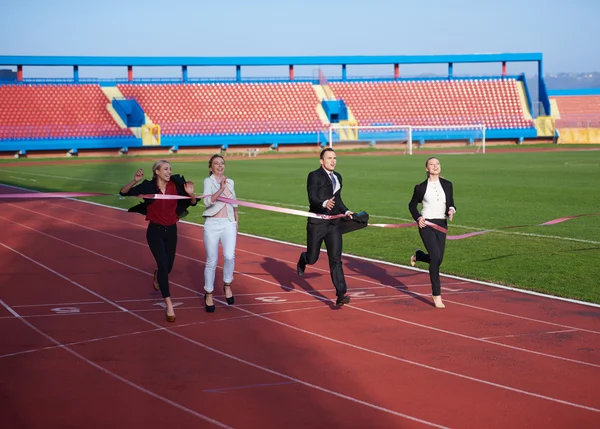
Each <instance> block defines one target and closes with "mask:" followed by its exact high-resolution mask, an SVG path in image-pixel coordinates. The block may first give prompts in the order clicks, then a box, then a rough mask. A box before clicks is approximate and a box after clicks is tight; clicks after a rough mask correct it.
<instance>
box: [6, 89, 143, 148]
mask: <svg viewBox="0 0 600 429" xmlns="http://www.w3.org/2000/svg"><path fill="white" fill-rule="evenodd" d="M108 102H109V101H108V99H107V98H106V96H105V95H104V93H103V92H102V90H101V89H100V86H99V85H93V84H89V85H71V84H26V85H12V84H8V85H6V84H5V85H0V139H57V138H90V137H93V138H98V137H104V138H112V137H127V136H132V137H133V135H132V134H131V132H130V131H129V130H128V129H121V128H120V127H119V126H118V125H117V124H116V123H115V121H114V120H113V119H112V117H111V116H110V114H109V113H108V111H107V109H106V105H107V104H108Z"/></svg>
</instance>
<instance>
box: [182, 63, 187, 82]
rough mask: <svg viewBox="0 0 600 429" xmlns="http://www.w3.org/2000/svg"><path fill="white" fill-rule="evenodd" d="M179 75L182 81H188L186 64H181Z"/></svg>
mask: <svg viewBox="0 0 600 429" xmlns="http://www.w3.org/2000/svg"><path fill="white" fill-rule="evenodd" d="M181 77H182V79H183V83H187V82H188V68H187V66H181Z"/></svg>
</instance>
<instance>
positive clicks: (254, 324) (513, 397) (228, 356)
mask: <svg viewBox="0 0 600 429" xmlns="http://www.w3.org/2000/svg"><path fill="white" fill-rule="evenodd" d="M13 191H14V189H11V188H6V187H2V186H0V192H4V193H6V192H13ZM15 201H16V200H13V201H12V202H11V201H8V200H6V201H5V202H0V207H1V210H0V228H1V231H2V232H1V233H0V261H2V262H1V264H2V265H1V267H2V268H1V270H0V335H1V338H2V341H1V342H0V416H2V417H1V421H2V427H3V428H7V429H21V428H36V429H37V428H57V427H60V428H78V429H81V428H108V427H112V428H144V429H155V428H156V429H159V428H160V429H165V428H169V429H171V428H177V429H184V428H214V427H232V428H286V429H293V428H402V429H412V428H431V427H434V428H478V429H481V428H486V429H493V428H502V429H507V428H510V429H517V428H545V429H554V428H578V429H583V428H598V427H600V308H597V307H594V306H587V305H582V304H577V303H572V302H565V301H560V300H555V299H550V298H545V297H541V296H536V295H528V294H523V293H519V292H514V291H510V290H505V289H500V288H496V287H492V286H490V285H485V284H480V283H475V282H468V281H465V280H461V279H456V278H450V277H444V278H443V287H444V289H445V290H444V293H443V295H444V302H445V303H446V306H447V308H446V309H445V310H436V309H435V308H434V307H433V306H432V305H431V304H430V297H429V295H430V286H429V280H428V275H427V273H425V272H423V271H421V270H415V269H410V268H406V267H399V266H393V265H387V264H381V263H376V262H373V261H368V260H364V259H359V258H351V257H346V258H345V259H344V266H345V271H346V275H347V282H348V287H349V291H350V293H351V294H352V295H353V301H352V303H351V304H350V305H347V306H344V307H343V308H341V309H335V308H334V307H332V301H331V300H333V299H334V298H335V296H334V289H333V287H332V285H331V281H330V278H329V272H328V269H327V258H326V257H325V255H323V256H322V257H321V259H320V260H319V262H318V263H317V264H316V265H314V266H312V267H308V269H307V272H306V274H305V276H304V277H303V278H299V277H297V275H296V273H295V263H296V261H297V258H298V253H299V251H300V250H301V249H300V248H299V247H296V246H292V245H289V244H285V243H279V242H274V241H267V240H264V239H259V238H255V237H248V236H242V235H240V237H239V240H238V248H237V254H236V275H235V281H234V284H233V286H234V288H233V290H234V293H235V296H236V305H235V306H233V307H228V306H227V305H226V304H225V305H224V298H223V296H222V295H220V296H217V310H216V312H215V313H213V314H208V313H206V312H205V311H204V301H203V299H202V298H201V297H200V291H201V290H202V286H203V269H204V263H203V261H204V249H203V244H202V229H201V227H199V226H197V225H191V224H186V223H181V224H180V227H179V237H180V238H179V246H178V256H177V259H176V263H175V268H174V270H173V273H172V275H171V288H172V297H173V301H174V302H175V303H177V304H178V306H177V307H176V309H175V310H176V313H177V322H176V323H174V324H168V323H167V322H166V321H165V317H164V309H163V308H162V307H160V305H159V304H160V303H161V302H162V299H161V297H160V295H159V294H158V293H157V292H154V291H153V289H152V286H151V284H152V272H153V270H154V267H153V259H152V257H151V255H150V252H149V250H148V248H147V245H146V242H145V227H146V223H145V221H144V218H143V217H142V216H139V215H135V214H130V213H126V212H124V211H120V210H115V209H111V208H108V207H103V206H98V205H93V204H89V203H85V202H81V201H74V200H50V201H48V200H46V201H44V202H43V203H40V202H36V201H35V200H30V201H16V202H15ZM220 275H221V273H220V270H219V271H218V272H217V278H220ZM217 290H218V289H217Z"/></svg>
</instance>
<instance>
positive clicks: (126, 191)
mask: <svg viewBox="0 0 600 429" xmlns="http://www.w3.org/2000/svg"><path fill="white" fill-rule="evenodd" d="M143 178H144V170H143V169H141V168H140V169H139V170H138V171H136V173H135V176H133V180H132V181H131V182H129V183H128V184H126V185H125V186H123V187H122V188H121V191H120V192H119V193H120V194H121V195H122V196H126V195H139V194H135V193H131V194H130V191H131V188H133V187H134V186H135V184H136V183H137V182H139V181H140V180H142V179H143Z"/></svg>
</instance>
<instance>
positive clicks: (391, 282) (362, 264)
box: [344, 258, 434, 306]
mask: <svg viewBox="0 0 600 429" xmlns="http://www.w3.org/2000/svg"><path fill="white" fill-rule="evenodd" d="M344 266H345V267H347V268H348V269H349V270H352V271H353V272H354V273H356V274H358V275H362V276H365V277H368V278H370V279H371V280H375V281H377V282H379V283H381V284H382V285H386V286H391V287H393V288H394V289H396V290H397V291H399V292H402V293H403V294H405V295H409V296H411V297H413V298H416V299H418V300H419V301H422V302H424V303H426V304H428V305H431V306H434V304H433V303H432V302H431V301H429V300H427V299H426V298H424V297H423V296H421V295H419V294H417V293H415V292H413V291H411V290H409V289H408V286H406V284H404V283H403V282H402V281H400V280H399V279H398V277H412V276H415V275H417V274H422V273H415V274H400V275H398V276H393V275H391V274H390V273H388V272H387V270H386V269H385V268H383V267H382V266H380V265H378V264H374V263H372V262H367V261H363V260H360V259H354V258H346V261H345V263H344Z"/></svg>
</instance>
